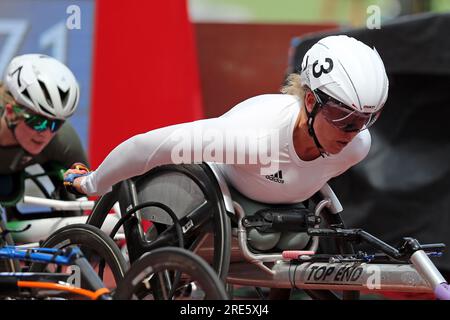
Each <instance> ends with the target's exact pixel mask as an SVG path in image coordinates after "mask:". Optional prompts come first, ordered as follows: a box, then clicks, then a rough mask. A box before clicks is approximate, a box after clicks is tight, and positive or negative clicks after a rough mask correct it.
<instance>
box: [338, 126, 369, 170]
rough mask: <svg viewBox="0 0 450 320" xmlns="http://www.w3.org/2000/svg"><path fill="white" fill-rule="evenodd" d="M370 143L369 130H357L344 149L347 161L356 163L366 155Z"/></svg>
mask: <svg viewBox="0 0 450 320" xmlns="http://www.w3.org/2000/svg"><path fill="white" fill-rule="evenodd" d="M371 144H372V138H371V136H370V132H369V130H368V129H367V130H363V131H361V132H359V133H358V134H357V135H356V136H355V137H354V138H353V140H352V141H351V142H350V143H349V144H348V146H347V147H346V148H345V149H344V150H345V155H346V157H347V158H348V160H349V161H351V162H352V163H354V164H356V163H358V162H360V161H362V160H363V159H364V158H365V157H366V156H367V154H368V153H369V151H370V145H371Z"/></svg>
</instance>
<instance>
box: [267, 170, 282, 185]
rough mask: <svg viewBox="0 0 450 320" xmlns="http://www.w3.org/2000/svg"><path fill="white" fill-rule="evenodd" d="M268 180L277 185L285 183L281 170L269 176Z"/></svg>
mask: <svg viewBox="0 0 450 320" xmlns="http://www.w3.org/2000/svg"><path fill="white" fill-rule="evenodd" d="M266 179H268V180H271V181H273V182H277V183H284V180H283V172H282V171H281V170H279V171H278V172H277V173H274V174H270V175H267V176H266Z"/></svg>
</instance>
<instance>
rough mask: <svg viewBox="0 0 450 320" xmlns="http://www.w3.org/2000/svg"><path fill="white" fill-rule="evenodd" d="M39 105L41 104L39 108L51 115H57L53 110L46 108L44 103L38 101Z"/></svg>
mask: <svg viewBox="0 0 450 320" xmlns="http://www.w3.org/2000/svg"><path fill="white" fill-rule="evenodd" d="M38 105H39V108H40V109H41V110H43V111H44V112H46V113H48V114H50V115H52V116H55V114H54V113H53V112H52V111H50V110H48V109H47V108H45V107H44V106H43V105H41V104H40V103H38Z"/></svg>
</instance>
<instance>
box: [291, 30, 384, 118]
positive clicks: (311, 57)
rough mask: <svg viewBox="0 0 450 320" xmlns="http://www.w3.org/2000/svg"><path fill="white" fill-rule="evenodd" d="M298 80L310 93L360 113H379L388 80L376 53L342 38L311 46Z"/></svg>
mask: <svg viewBox="0 0 450 320" xmlns="http://www.w3.org/2000/svg"><path fill="white" fill-rule="evenodd" d="M300 77H301V81H302V84H303V85H307V86H308V87H309V88H310V89H311V90H313V91H314V90H316V89H318V90H320V91H322V92H323V93H325V94H327V95H328V96H330V97H332V98H334V99H336V100H338V101H339V102H341V103H343V104H344V105H346V106H348V107H350V108H352V109H353V110H355V111H358V112H362V113H376V112H378V111H380V110H381V109H382V108H383V105H384V103H385V102H386V99H387V96H388V89H389V81H388V78H387V75H386V70H385V68H384V64H383V61H382V60H381V57H380V55H379V54H378V52H377V51H376V50H375V49H371V48H370V47H368V46H367V45H365V44H364V43H362V42H361V41H358V40H356V39H354V38H351V37H348V36H345V35H339V36H329V37H326V38H323V39H321V40H320V41H319V42H317V43H316V44H314V45H313V46H312V47H311V49H309V50H308V52H307V53H306V54H305V56H304V58H303V62H302V69H301V73H300Z"/></svg>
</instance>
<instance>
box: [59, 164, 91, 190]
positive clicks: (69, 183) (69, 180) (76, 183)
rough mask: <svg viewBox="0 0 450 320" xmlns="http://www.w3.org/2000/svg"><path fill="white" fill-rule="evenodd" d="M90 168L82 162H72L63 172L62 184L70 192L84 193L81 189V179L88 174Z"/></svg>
mask: <svg viewBox="0 0 450 320" xmlns="http://www.w3.org/2000/svg"><path fill="white" fill-rule="evenodd" d="M89 173H90V170H89V169H88V168H87V167H86V166H85V165H84V164H82V163H74V164H73V165H72V167H71V168H70V169H69V170H67V171H66V172H64V186H65V187H66V188H67V190H69V191H70V192H72V193H74V192H73V191H75V193H78V194H84V192H83V190H82V189H81V181H82V179H84V176H85V175H87V174H89Z"/></svg>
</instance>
